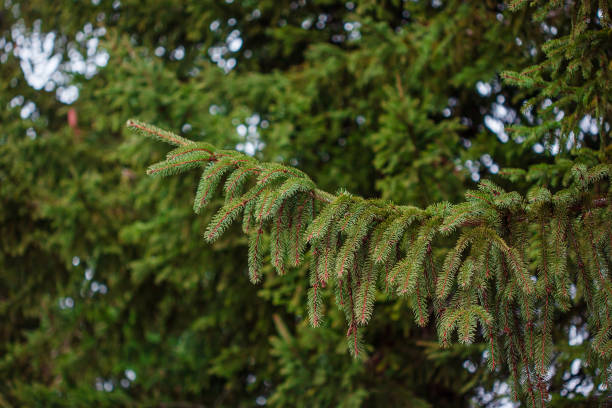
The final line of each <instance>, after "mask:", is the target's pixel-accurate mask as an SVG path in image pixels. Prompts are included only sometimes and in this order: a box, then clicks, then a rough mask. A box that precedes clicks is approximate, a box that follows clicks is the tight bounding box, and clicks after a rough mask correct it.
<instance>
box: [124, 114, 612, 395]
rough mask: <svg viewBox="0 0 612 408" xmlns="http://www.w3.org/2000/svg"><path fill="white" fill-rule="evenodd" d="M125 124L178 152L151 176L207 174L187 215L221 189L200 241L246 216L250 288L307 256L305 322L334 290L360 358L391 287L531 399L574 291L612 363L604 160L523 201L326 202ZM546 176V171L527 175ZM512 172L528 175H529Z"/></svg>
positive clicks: (297, 180)
mask: <svg viewBox="0 0 612 408" xmlns="http://www.w3.org/2000/svg"><path fill="white" fill-rule="evenodd" d="M128 126H129V127H130V128H133V129H135V130H137V131H138V132H139V133H141V134H144V135H146V136H149V137H152V138H155V139H158V140H163V141H165V142H167V143H170V144H173V145H177V146H178V148H176V149H174V150H173V151H171V152H170V153H169V154H168V155H167V157H166V160H164V161H162V162H161V163H157V164H154V165H152V166H151V167H150V168H149V170H148V173H149V174H150V175H153V176H168V175H174V174H178V173H181V172H183V171H186V170H191V169H194V168H200V169H201V171H202V175H201V178H200V182H199V185H198V189H197V192H196V196H195V201H194V211H195V212H200V211H201V209H202V208H204V207H205V206H206V205H209V204H210V203H211V202H212V199H213V198H214V197H215V196H216V195H218V194H222V195H224V197H225V200H224V202H223V205H222V206H221V208H219V209H218V211H217V212H216V214H215V215H214V216H213V217H212V219H211V221H210V223H209V225H208V226H207V228H206V231H205V233H204V238H205V239H206V241H208V242H211V243H212V242H214V241H215V240H217V239H218V238H219V237H220V236H221V235H222V234H223V233H225V232H226V231H227V230H228V229H229V227H230V225H231V224H232V223H233V222H234V221H237V220H239V219H240V218H242V231H243V232H244V233H245V234H247V235H248V237H249V239H248V244H249V250H248V265H249V279H250V280H251V281H252V282H253V283H258V282H260V281H261V280H262V279H263V277H264V275H265V274H266V273H267V272H266V271H267V270H268V269H267V268H266V265H265V264H264V254H266V251H269V255H270V264H271V266H272V269H274V270H276V271H277V272H278V273H279V274H281V275H284V274H286V273H288V272H289V270H290V268H293V267H298V266H300V265H302V264H303V263H304V260H305V259H309V260H310V268H309V271H310V272H309V276H310V278H309V279H310V288H309V290H308V295H307V298H308V313H309V319H310V322H311V324H312V325H313V326H315V327H316V326H319V325H320V324H321V322H322V319H323V313H322V312H323V309H324V307H325V305H324V301H323V299H324V298H325V297H324V296H323V293H324V292H323V291H325V290H329V289H333V290H334V291H335V293H336V302H337V304H338V307H339V308H340V310H342V312H343V313H344V314H345V317H346V321H347V326H348V327H347V333H346V337H347V341H348V348H349V350H350V352H351V354H353V355H354V356H355V357H359V358H362V357H364V356H365V352H364V350H363V348H362V347H363V346H362V343H361V335H362V333H361V330H362V326H365V325H367V324H368V322H369V321H370V320H371V318H372V312H373V308H374V303H375V298H376V293H377V291H378V290H384V291H386V292H387V293H389V289H390V288H392V289H393V292H394V293H395V294H396V295H398V296H405V297H406V298H407V299H408V303H409V305H410V307H411V308H412V310H413V312H414V316H415V321H416V323H417V324H418V325H421V326H423V325H425V324H427V322H428V320H429V316H430V314H431V310H434V311H435V316H434V317H435V318H436V325H437V327H438V334H439V338H440V341H441V342H442V344H443V345H448V344H450V343H451V342H452V341H453V336H454V335H455V333H456V339H457V340H458V341H460V342H463V343H471V342H473V341H479V340H480V341H485V342H487V343H488V347H489V348H490V360H489V361H490V362H489V366H490V367H491V369H495V368H496V367H497V366H499V365H500V364H502V363H503V362H504V361H506V362H507V364H508V367H509V369H510V372H511V373H512V376H513V380H514V382H515V384H516V385H515V392H516V393H517V394H522V395H526V396H528V399H529V400H530V401H531V403H532V404H536V402H537V401H538V400H539V401H540V402H541V401H544V400H545V397H543V396H544V395H545V394H546V392H547V391H546V384H545V381H546V380H545V379H546V378H548V377H547V375H548V368H549V362H550V361H551V356H552V352H553V350H552V337H551V336H552V331H551V326H552V317H553V314H554V312H555V310H556V309H559V310H561V311H563V310H569V309H571V308H572V307H573V306H574V305H575V304H576V302H577V300H575V299H572V297H571V296H570V287H571V286H572V285H575V286H576V287H579V288H582V291H583V296H584V297H585V298H586V306H587V308H588V310H589V313H590V314H591V315H592V316H593V318H592V319H591V321H592V322H593V323H592V327H591V330H592V333H593V336H592V339H593V340H592V348H593V350H594V351H595V352H596V353H597V355H598V358H600V359H602V360H603V361H604V362H608V364H609V363H610V362H612V346H611V345H610V344H611V342H612V339H611V338H612V317H611V316H610V309H612V282H611V278H610V272H609V269H610V262H611V259H612V255H611V254H610V251H611V249H612V232H611V231H610V224H611V223H610V219H612V206H611V205H610V203H611V202H610V197H611V196H612V192H611V190H610V187H609V185H610V182H609V177H610V174H611V171H610V170H611V168H610V165H609V164H608V163H597V164H594V165H591V166H590V167H589V166H587V165H585V164H578V165H572V164H568V163H565V162H560V164H559V165H558V166H557V167H556V168H555V170H554V171H557V172H561V175H562V179H563V183H564V185H563V187H564V188H563V189H559V190H558V191H557V192H555V193H554V194H553V192H552V191H551V190H549V189H547V188H544V187H541V186H534V187H533V188H531V189H530V190H529V192H528V194H527V195H526V197H523V196H521V195H520V194H519V193H517V192H514V191H510V192H507V191H504V190H503V189H502V188H501V187H499V186H498V185H496V184H494V183H492V182H491V181H488V180H484V181H482V182H481V183H480V184H479V186H478V190H473V191H468V192H467V193H466V195H465V201H464V202H462V203H458V204H455V205H452V204H450V203H446V202H444V203H438V204H434V205H431V206H429V207H427V208H425V209H420V208H417V207H413V206H397V205H394V204H392V203H387V202H383V201H381V200H376V199H364V198H362V197H358V196H355V195H352V194H350V193H348V192H346V191H342V190H341V191H339V192H338V193H337V194H335V195H334V194H330V193H328V192H325V191H323V190H320V189H318V188H317V187H316V184H315V183H314V181H312V180H311V179H310V178H309V177H308V176H307V175H306V174H305V173H303V172H302V171H300V170H298V169H295V168H292V167H289V166H285V165H282V164H278V163H262V162H259V161H258V160H256V159H255V158H253V157H250V156H247V155H245V154H242V153H239V152H235V151H229V150H221V149H216V148H215V147H214V146H212V145H209V144H206V143H201V142H192V141H189V140H187V139H185V138H182V137H180V136H177V135H174V134H173V133H171V132H167V131H164V130H161V129H159V128H156V127H152V126H149V125H146V124H143V123H141V122H137V121H129V122H128ZM534 167H535V166H534ZM559 169H562V170H559ZM546 171H547V170H546V168H544V167H542V166H540V167H539V168H538V169H536V170H533V172H546ZM533 172H532V170H530V171H529V172H528V173H527V175H529V174H530V173H531V174H534V173H533ZM511 174H514V175H517V177H518V176H520V177H525V173H524V172H517V171H514V172H511ZM220 185H222V186H223V188H219V186H220ZM606 187H607V192H606V193H602V189H604V188H606ZM449 244H450V245H449ZM529 248H536V249H537V250H535V251H532V250H530V249H529ZM307 252H308V253H309V254H310V255H309V256H306V253H307ZM574 260H575V262H574ZM574 263H575V264H576V266H577V267H574ZM379 277H380V278H379ZM430 305H431V306H430ZM479 328H480V329H479ZM502 337H503V341H502ZM536 392H538V394H539V395H538V399H536Z"/></svg>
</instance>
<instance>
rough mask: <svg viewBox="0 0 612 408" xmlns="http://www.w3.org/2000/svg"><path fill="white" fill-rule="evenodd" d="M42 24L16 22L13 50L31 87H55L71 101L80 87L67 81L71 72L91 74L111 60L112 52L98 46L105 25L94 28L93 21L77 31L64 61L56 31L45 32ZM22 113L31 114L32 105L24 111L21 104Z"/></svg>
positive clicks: (62, 96)
mask: <svg viewBox="0 0 612 408" xmlns="http://www.w3.org/2000/svg"><path fill="white" fill-rule="evenodd" d="M40 26H41V23H40V21H36V22H34V24H33V27H32V30H31V31H26V27H25V24H24V23H23V22H22V21H20V22H18V23H17V24H15V25H14V26H13V27H12V28H11V38H12V41H13V43H14V45H15V47H14V48H12V52H13V53H14V55H15V56H16V57H17V58H19V60H20V66H21V69H22V71H23V75H24V77H25V79H26V81H27V82H28V84H29V85H30V86H31V87H32V88H34V89H36V90H40V89H43V88H44V90H45V91H47V92H52V91H53V90H54V89H55V90H56V96H57V99H58V100H59V101H60V102H63V103H66V104H71V103H73V102H74V101H76V100H77V98H78V96H79V91H78V88H77V87H76V86H74V85H66V84H67V83H68V82H69V79H70V78H69V74H70V73H78V74H82V75H84V76H85V77H86V78H91V77H92V76H94V75H95V74H96V73H97V71H98V68H99V67H103V66H106V64H107V63H108V60H109V58H110V56H109V54H108V52H106V51H105V50H101V49H100V48H99V38H98V37H101V36H104V35H105V34H106V29H104V28H98V29H94V28H93V25H92V24H91V23H87V24H85V25H84V27H83V30H82V31H79V32H78V33H77V34H76V36H75V40H76V42H72V43H69V44H68V46H67V54H68V60H67V61H63V60H62V59H63V57H62V54H61V53H59V52H56V49H55V45H56V34H55V33H54V32H50V33H42V32H41V31H40ZM11 44H12V43H11ZM78 45H80V46H82V47H84V48H85V50H84V54H83V53H81V51H79V50H78V49H77V47H78ZM5 49H6V47H5ZM24 108H25V106H24ZM21 114H22V117H24V115H26V116H25V117H28V116H30V115H31V114H32V112H29V108H27V109H25V111H24V109H23V108H22V112H21ZM25 117H24V118H25Z"/></svg>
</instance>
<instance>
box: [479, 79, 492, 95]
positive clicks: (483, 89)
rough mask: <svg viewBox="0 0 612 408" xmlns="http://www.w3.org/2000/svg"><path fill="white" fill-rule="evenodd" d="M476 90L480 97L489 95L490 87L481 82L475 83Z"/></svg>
mask: <svg viewBox="0 0 612 408" xmlns="http://www.w3.org/2000/svg"><path fill="white" fill-rule="evenodd" d="M476 90H477V91H478V93H479V94H480V95H481V96H489V95H491V85H490V84H488V83H486V82H482V81H478V82H476Z"/></svg>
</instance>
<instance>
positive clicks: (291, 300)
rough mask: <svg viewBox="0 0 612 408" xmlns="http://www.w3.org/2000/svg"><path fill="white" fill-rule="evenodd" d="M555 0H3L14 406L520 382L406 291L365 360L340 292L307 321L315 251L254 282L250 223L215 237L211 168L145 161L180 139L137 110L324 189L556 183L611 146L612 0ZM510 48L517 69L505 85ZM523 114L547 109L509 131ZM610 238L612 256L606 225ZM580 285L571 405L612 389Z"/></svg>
mask: <svg viewBox="0 0 612 408" xmlns="http://www.w3.org/2000/svg"><path fill="white" fill-rule="evenodd" d="M552 4H553V6H555V7H554V8H551V7H549V6H548V3H542V4H535V5H532V6H531V7H527V6H524V7H522V8H520V9H519V10H518V11H516V12H512V13H511V12H509V10H507V6H506V5H504V4H503V3H498V2H481V3H478V4H464V3H463V2H458V1H449V2H436V1H434V2H431V3H429V2H399V1H397V2H395V1H389V2H384V3H379V4H376V3H375V2H361V3H359V4H357V3H353V2H346V3H345V2H339V3H334V2H328V1H325V2H317V1H315V2H306V1H296V2H272V1H269V2H267V1H262V2H252V3H250V2H225V3H223V2H221V3H220V2H183V3H180V4H178V3H175V2H164V1H155V2H148V4H147V6H146V7H143V6H142V5H140V3H139V2H130V1H123V2H119V1H115V2H112V3H111V2H104V1H102V2H97V1H94V2H92V3H91V4H78V5H76V4H73V3H72V2H69V1H66V2H62V1H60V2H53V4H49V2H42V1H28V2H5V3H4V5H3V9H2V12H1V18H0V24H1V28H2V35H1V37H0V45H1V47H0V49H1V50H2V51H1V54H0V61H1V62H2V64H1V65H0V69H1V70H2V78H5V79H7V80H6V81H2V85H1V86H2V88H1V91H0V98H1V102H2V103H3V105H4V106H6V107H7V109H5V110H2V112H1V113H0V115H2V117H1V119H2V123H3V127H2V136H1V139H0V140H1V141H2V142H1V143H0V149H1V150H2V154H1V155H0V163H1V165H0V180H1V181H2V182H1V183H0V197H1V200H2V206H1V207H0V214H1V216H0V220H1V221H0V228H1V231H2V233H1V235H0V236H1V240H2V251H1V252H0V262H1V264H2V271H3V272H2V274H1V275H0V276H1V278H0V310H2V316H3V319H4V321H5V322H7V323H6V324H5V325H3V328H2V330H1V332H0V335H1V336H2V337H1V338H2V341H1V342H0V344H1V345H0V347H1V355H2V359H1V360H0V375H1V376H2V379H3V381H1V382H0V395H1V396H2V399H0V404H2V405H7V406H11V405H16V406H20V405H34V406H36V405H40V406H48V405H53V404H55V405H58V406H63V405H74V406H81V405H91V404H97V405H109V406H114V405H118V404H121V405H157V406H173V405H174V406H181V405H183V406H185V405H187V406H188V405H194V406H197V405H198V404H200V405H205V406H207V405H217V406H236V405H252V404H253V402H255V403H257V404H264V403H267V404H271V405H303V406H312V405H319V406H327V405H347V406H349V405H351V406H352V405H355V406H358V405H376V404H379V405H380V404H382V403H385V404H388V403H396V404H399V405H402V404H403V405H413V406H418V405H422V406H428V405H431V406H457V405H458V404H463V405H469V404H470V403H477V404H492V405H494V404H496V403H499V402H500V401H503V399H504V398H506V397H507V396H508V395H510V394H509V390H508V387H507V386H506V384H507V383H509V377H510V372H509V371H508V366H507V365H505V366H501V365H500V366H498V367H497V368H496V370H495V371H493V372H491V371H489V370H488V368H487V361H491V360H490V358H485V357H486V352H485V350H486V349H487V344H486V343H482V344H481V343H478V344H475V345H452V346H451V347H450V348H445V349H441V348H440V346H439V345H438V343H437V333H436V328H435V326H433V325H429V326H426V327H420V326H419V325H417V324H416V323H415V319H414V318H413V313H412V312H411V310H410V309H411V301H410V300H409V299H406V298H395V297H389V298H387V297H385V296H384V295H382V294H379V295H378V296H377V298H378V299H377V300H378V302H377V304H376V309H377V312H376V314H375V316H374V317H373V318H372V319H371V321H370V323H369V325H368V329H367V330H366V331H365V332H364V339H363V340H364V344H366V350H365V352H367V359H366V361H365V362H362V361H354V360H353V359H352V357H351V356H350V355H349V353H348V352H347V342H346V340H345V333H346V328H345V322H344V317H343V316H342V312H341V311H338V310H337V309H335V308H329V310H328V313H327V316H326V325H325V326H324V327H322V328H317V329H313V328H311V327H310V323H309V321H308V320H309V319H308V318H307V316H308V312H307V305H308V301H307V297H308V295H307V288H308V279H309V278H308V270H307V263H305V264H304V266H302V267H300V268H298V269H296V270H292V271H291V272H290V273H287V274H286V275H285V276H283V277H276V276H275V272H274V270H273V269H274V267H273V266H272V265H271V264H270V263H265V265H266V266H263V269H262V273H263V275H265V276H266V278H265V279H264V280H263V283H262V284H261V285H260V286H253V285H251V284H250V283H249V282H248V279H246V276H247V275H248V266H247V257H246V252H247V250H246V248H247V240H246V239H244V238H242V234H241V233H240V231H239V229H238V228H236V229H235V230H231V231H230V232H229V233H227V234H226V235H225V236H223V238H221V239H220V240H219V241H217V243H216V244H215V246H214V247H213V248H210V247H208V246H206V245H203V244H202V242H201V235H202V234H203V233H204V232H205V227H206V225H207V224H208V221H209V219H207V218H205V219H204V220H202V219H198V218H196V217H194V216H193V214H191V208H190V207H189V205H187V202H188V201H189V200H190V199H192V198H193V196H194V192H195V189H194V186H195V185H197V183H198V179H197V176H198V175H197V174H190V175H189V176H187V177H181V178H171V179H166V180H159V179H152V178H147V177H145V176H144V170H145V168H146V166H148V165H149V164H150V163H151V162H153V161H156V160H160V159H161V158H162V157H163V154H165V152H164V150H163V147H162V146H157V145H154V144H152V143H146V144H145V143H142V140H141V139H140V138H139V137H137V136H133V135H129V134H127V133H126V132H125V131H124V129H123V124H124V123H125V120H126V119H127V118H128V117H133V116H135V117H138V118H139V119H141V120H144V121H148V122H154V123H155V124H156V125H158V126H160V127H165V128H169V129H180V130H181V131H182V132H183V133H184V134H185V135H186V136H188V137H190V138H192V139H195V140H198V141H206V142H210V143H212V144H213V145H215V146H217V147H221V148H227V149H232V148H235V147H236V148H238V149H239V150H242V151H243V152H246V153H249V154H251V155H255V156H256V157H257V158H258V159H261V160H264V161H275V162H284V163H287V164H290V165H292V166H295V167H298V168H299V169H300V170H302V171H304V172H305V173H306V174H308V175H309V176H310V178H311V179H312V180H315V181H316V183H317V186H318V187H319V188H321V189H323V190H327V191H331V192H334V191H336V190H337V189H338V188H339V187H343V188H346V189H347V190H348V191H350V192H351V193H354V194H358V195H361V196H364V197H367V198H373V197H382V198H384V199H388V200H393V201H395V202H396V203H400V204H413V205H417V206H419V207H422V208H424V207H426V206H428V205H430V204H432V203H436V202H439V201H442V200H448V201H450V202H453V203H459V202H461V201H463V199H464V198H463V197H464V193H465V192H466V190H467V189H473V188H474V187H475V181H478V180H479V178H480V177H481V176H488V177H491V176H493V175H495V174H498V173H499V171H500V169H501V168H519V169H529V168H531V169H532V170H531V171H530V172H529V173H528V176H527V178H524V177H523V178H521V177H520V172H517V171H515V172H511V173H509V175H510V176H511V177H514V176H516V181H517V182H518V183H515V184H512V185H510V184H509V183H508V182H506V181H503V180H497V179H496V181H497V182H498V183H499V184H501V185H502V186H503V187H506V188H507V189H508V190H517V191H519V192H521V193H523V194H526V193H527V191H528V190H529V188H530V187H531V186H532V185H533V184H534V181H536V182H537V183H540V184H541V185H543V186H545V187H548V188H549V189H551V190H552V191H553V192H556V191H557V190H558V189H560V186H561V184H562V183H563V180H562V175H563V174H565V172H566V171H567V170H568V169H570V168H571V165H572V164H573V162H570V161H568V160H567V159H568V158H572V159H574V158H575V157H574V156H572V154H571V150H572V148H575V147H577V146H581V147H590V148H595V149H596V150H597V149H600V150H599V151H598V152H593V154H591V157H590V158H589V157H587V158H586V159H585V158H582V159H580V160H582V163H584V164H585V165H589V166H591V165H593V164H595V163H597V162H601V163H609V150H607V135H608V133H609V114H610V103H609V102H610V101H609V94H610V93H609V73H608V70H609V50H610V49H611V48H610V46H609V45H610V44H609V42H610V25H609V22H608V20H606V18H607V8H606V2H605V1H602V2H599V4H597V5H596V4H593V5H592V7H591V8H586V7H585V6H583V3H579V4H577V5H573V4H567V5H562V6H558V5H556V3H552ZM584 4H587V3H584ZM515 6H517V5H515ZM518 6H520V4H519V5H518ZM534 17H536V18H537V19H536V20H535V21H534ZM568 39H571V40H572V41H573V42H571V43H569V45H568V43H567V41H568ZM549 40H553V41H552V42H547V41H549ZM545 45H546V46H545ZM543 49H546V50H547V51H548V52H549V54H548V55H546V54H545V53H543V51H542V50H543ZM34 50H36V52H35V51H34ZM41 56H42V57H44V58H41ZM40 59H43V60H45V63H43V64H40V63H39V60H40ZM529 67H537V69H535V70H532V71H531V72H529V71H527V72H525V70H526V69H529ZM578 68H580V72H578V71H576V70H577V69H578ZM504 70H506V71H516V73H512V72H507V73H506V74H504V77H505V78H506V81H508V82H506V83H505V84H504V83H503V82H502V80H501V78H500V76H499V75H500V73H502V71H504ZM513 85H526V87H523V88H521V87H517V86H513ZM76 95H78V98H75V97H76ZM534 97H535V99H533V98H534ZM526 101H531V105H529V106H531V108H528V109H523V110H521V108H524V106H525V103H526ZM68 105H69V106H68ZM69 109H71V110H70V111H69ZM68 112H72V113H71V114H70V115H71V116H72V117H73V118H74V115H75V113H76V116H77V117H78V121H77V122H76V123H75V122H74V120H72V121H68V120H67V119H66V116H67V114H68ZM570 112H571V114H570ZM508 124H517V125H525V126H528V128H521V127H515V128H514V129H516V130H515V131H514V132H516V137H515V138H514V139H512V140H510V135H514V134H510V133H509V131H507V130H505V129H504V128H505V126H506V125H508ZM534 125H538V126H534ZM557 127H558V128H559V130H556V128H557ZM572 131H573V133H572ZM572 135H573V136H572ZM572 137H573V139H572ZM583 151H585V150H583ZM587 156H588V154H587ZM536 163H537V164H539V165H538V166H535V167H530V166H531V165H533V164H536ZM372 164H373V165H372ZM579 176H580V175H578V177H579ZM602 183H603V184H601V183H598V187H597V188H599V189H600V190H599V193H600V195H601V194H605V192H607V191H608V190H607V189H608V187H607V184H606V183H607V181H606V179H603V181H602ZM589 191H590V190H589ZM216 200H217V201H214V202H213V203H212V205H214V206H215V205H216V206H219V205H221V204H223V200H222V199H216ZM211 216H212V214H210V213H209V212H205V217H211ZM608 235H609V233H608ZM451 243H452V242H451V241H450V240H449V242H448V244H449V245H450V244H451ZM525 250H526V251H527V250H529V251H537V250H538V248H525ZM597 250H598V251H601V255H600V256H601V258H591V259H601V261H602V264H605V265H608V264H609V262H610V258H609V256H610V255H609V254H610V251H609V243H601V244H600V246H599V248H598V249H597ZM436 256H438V257H442V256H443V253H442V252H440V253H439V254H436ZM606 257H607V258H606ZM583 262H584V261H583ZM578 263H579V261H578V260H577V259H575V258H572V262H571V263H570V265H569V267H568V268H569V269H571V270H572V273H574V269H573V268H574V267H575V266H577V265H578ZM589 265H590V263H589ZM608 273H609V272H608ZM243 275H244V278H243V277H242V276H243ZM605 278H606V279H608V280H609V275H607V276H606V277H605ZM539 290H546V287H543V289H539ZM576 290H577V292H576V293H577V295H576V296H575V297H574V298H573V299H571V300H570V302H571V303H572V307H571V308H570V309H569V311H568V312H558V311H557V312H555V313H554V314H553V315H552V316H551V324H550V328H551V330H552V332H551V334H550V338H551V339H553V340H554V344H551V345H550V347H551V348H552V350H553V354H552V355H553V359H552V360H551V362H547V364H550V365H552V366H554V370H551V371H550V375H551V378H550V387H549V389H548V391H549V393H550V395H551V396H552V401H551V405H552V406H555V405H558V406H563V405H568V404H570V403H571V404H574V405H575V404H576V403H577V401H584V404H588V403H590V402H593V401H596V400H597V399H598V398H600V397H601V396H602V395H605V394H606V392H607V390H608V389H609V386H610V385H609V384H606V382H605V376H606V373H605V372H602V371H601V370H599V371H598V368H597V367H598V365H597V364H595V365H593V364H590V365H588V366H587V365H585V364H584V363H585V362H586V356H587V355H588V354H589V352H588V350H590V349H591V346H590V343H591V341H587V340H590V338H589V337H590V333H591V331H590V329H587V325H586V322H587V318H588V317H589V316H588V313H587V312H586V300H587V299H588V298H586V299H585V297H584V296H582V293H583V289H582V288H579V287H578V288H576ZM539 293H540V292H539ZM604 302H609V300H605V301H604ZM606 305H609V303H603V305H602V304H601V303H600V306H604V307H605V306H606ZM538 313H540V312H539V311H538ZM600 331H601V330H600ZM604 333H605V331H604ZM608 333H609V332H608ZM568 336H569V344H568V341H567V340H568ZM604 341H605V340H604ZM483 352H485V353H484V354H483ZM607 358H608V359H609V356H608V357H607ZM589 361H590V360H589ZM608 363H609V360H608ZM599 366H601V365H599ZM491 391H494V392H491ZM519 398H524V399H525V401H526V402H528V401H529V397H528V394H526V393H525V394H520V395H519ZM569 398H571V400H570V399H569Z"/></svg>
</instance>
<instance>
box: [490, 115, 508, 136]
mask: <svg viewBox="0 0 612 408" xmlns="http://www.w3.org/2000/svg"><path fill="white" fill-rule="evenodd" d="M484 123H485V126H486V127H488V128H489V130H490V131H491V132H493V133H495V134H496V135H497V138H498V139H499V140H500V141H501V142H502V143H506V142H507V141H508V140H509V138H508V135H507V134H506V132H505V131H504V122H502V121H501V120H499V119H496V118H494V117H493V116H490V115H486V116H485V118H484Z"/></svg>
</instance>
